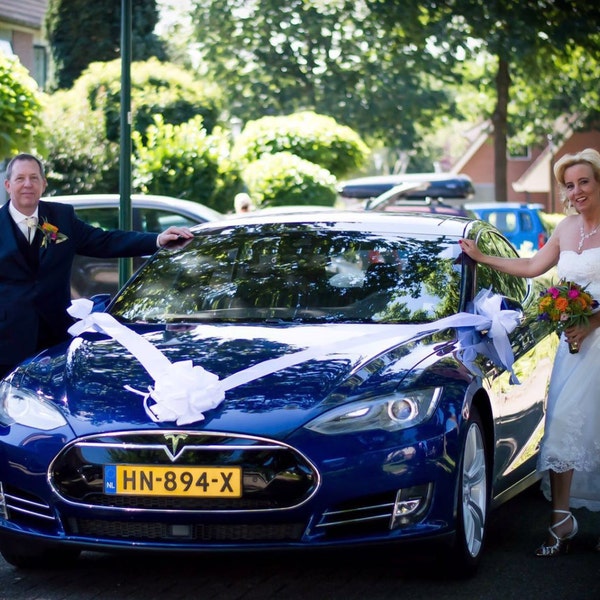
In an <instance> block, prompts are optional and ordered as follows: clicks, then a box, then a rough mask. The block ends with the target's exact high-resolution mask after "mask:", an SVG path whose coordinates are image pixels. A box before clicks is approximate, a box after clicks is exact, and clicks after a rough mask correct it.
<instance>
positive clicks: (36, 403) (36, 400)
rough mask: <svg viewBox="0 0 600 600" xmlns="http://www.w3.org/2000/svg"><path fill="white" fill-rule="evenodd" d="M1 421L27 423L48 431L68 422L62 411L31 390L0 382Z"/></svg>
mask: <svg viewBox="0 0 600 600" xmlns="http://www.w3.org/2000/svg"><path fill="white" fill-rule="evenodd" d="M0 423H1V424H3V425H13V424H15V423H18V424H19V425H26V426H27V427H34V428H35V429H42V430H44V431H48V430H50V429H56V428H57V427H62V426H63V425H66V424H67V421H66V420H65V418H64V417H63V415H62V414H61V413H60V411H59V410H58V409H57V408H56V407H55V406H53V405H52V404H50V403H49V402H45V401H44V400H43V399H41V398H40V397H39V396H37V395H36V394H34V393H33V392H32V391H31V390H27V389H23V388H18V387H15V386H14V385H11V384H10V383H8V382H7V381H3V382H2V383H0Z"/></svg>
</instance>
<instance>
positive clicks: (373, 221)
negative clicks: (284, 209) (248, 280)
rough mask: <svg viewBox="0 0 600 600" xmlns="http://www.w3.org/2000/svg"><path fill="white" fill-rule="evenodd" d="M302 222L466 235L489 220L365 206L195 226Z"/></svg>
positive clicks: (247, 217)
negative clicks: (381, 210)
mask: <svg viewBox="0 0 600 600" xmlns="http://www.w3.org/2000/svg"><path fill="white" fill-rule="evenodd" d="M253 223H254V224H256V223H266V224H282V223H285V224H294V223H297V224H302V223H315V224H318V223H327V224H330V223H332V224H335V225H336V226H338V227H339V228H340V229H349V230H359V231H360V230H366V229H367V230H370V231H376V232H381V233H384V232H387V233H389V232H394V231H398V232H399V233H402V232H404V233H410V234H417V235H419V234H424V235H426V234H436V235H446V236H451V237H463V236H465V235H466V231H467V230H468V229H469V228H470V227H471V226H472V224H473V223H479V224H482V225H484V226H487V224H485V223H483V222H482V221H479V220H477V219H470V218H466V217H461V216H457V215H446V214H439V213H415V212H411V211H407V212H393V213H388V212H376V211H372V212H371V211H363V210H342V209H335V208H332V209H331V210H330V211H319V212H316V213H309V212H304V213H295V214H293V213H273V214H255V213H252V212H250V213H248V214H247V215H239V216H238V217H237V218H235V219H228V220H227V221H225V222H223V221H221V222H216V223H214V222H213V223H211V222H209V223H204V224H201V225H197V226H195V227H194V228H193V229H194V231H200V230H205V229H210V228H213V227H227V226H232V227H237V226H243V225H247V224H253Z"/></svg>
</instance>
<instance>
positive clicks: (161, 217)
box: [44, 194, 224, 298]
mask: <svg viewBox="0 0 600 600" xmlns="http://www.w3.org/2000/svg"><path fill="white" fill-rule="evenodd" d="M44 200H51V201H52V202H62V203H64V204H70V205H71V206H73V207H74V208H75V211H76V213H77V216H78V217H79V218H80V219H81V220H82V221H85V222H86V223H89V224H91V225H94V226H97V227H102V228H103V229H119V205H120V197H119V194H77V195H72V196H52V197H50V198H44ZM131 208H132V211H131V212H132V221H131V225H132V226H131V228H132V229H133V230H135V231H143V232H149V233H157V234H158V233H160V232H161V231H164V230H165V229H167V227H170V226H171V225H175V226H177V227H192V226H193V225H197V224H198V223H205V222H206V221H215V220H219V219H221V218H224V215H222V214H221V213H220V212H218V211H216V210H213V209H212V208H209V207H208V206H205V205H203V204H200V203H198V202H192V201H191V200H181V199H180V198H172V197H170V196H155V195H144V194H133V195H132V196H131ZM146 258H147V257H140V258H134V259H133V271H134V272H135V271H137V269H138V268H139V267H140V266H141V265H142V263H144V262H145V260H146ZM118 261H119V259H118V258H91V257H89V256H76V257H75V261H74V262H73V273H72V276H71V294H72V296H73V298H81V297H83V298H89V297H90V296H92V295H94V294H102V293H108V294H111V295H114V294H115V293H116V292H117V290H118V289H119V262H118Z"/></svg>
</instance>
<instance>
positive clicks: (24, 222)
mask: <svg viewBox="0 0 600 600" xmlns="http://www.w3.org/2000/svg"><path fill="white" fill-rule="evenodd" d="M8 212H9V213H10V216H11V217H12V218H13V220H14V222H15V223H16V224H17V226H18V227H19V229H20V230H21V232H22V233H23V235H24V236H25V239H27V240H28V241H29V243H30V244H31V242H32V241H33V236H34V235H35V228H36V227H37V224H38V209H37V208H36V209H35V212H34V213H33V214H32V215H31V216H29V217H28V216H27V215H24V214H23V213H21V212H19V211H18V210H17V209H16V208H15V207H14V206H13V205H12V203H11V204H9V205H8Z"/></svg>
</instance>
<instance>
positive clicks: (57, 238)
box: [38, 221, 67, 248]
mask: <svg viewBox="0 0 600 600" xmlns="http://www.w3.org/2000/svg"><path fill="white" fill-rule="evenodd" d="M38 229H39V230H40V231H41V232H42V233H43V234H44V237H43V238H42V248H44V247H45V246H47V245H48V244H49V243H50V242H53V243H55V244H60V243H61V242H64V241H65V240H66V239H67V236H66V235H65V234H64V233H59V231H58V227H57V226H56V225H52V223H49V222H48V221H44V222H43V223H42V224H41V225H38Z"/></svg>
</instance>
